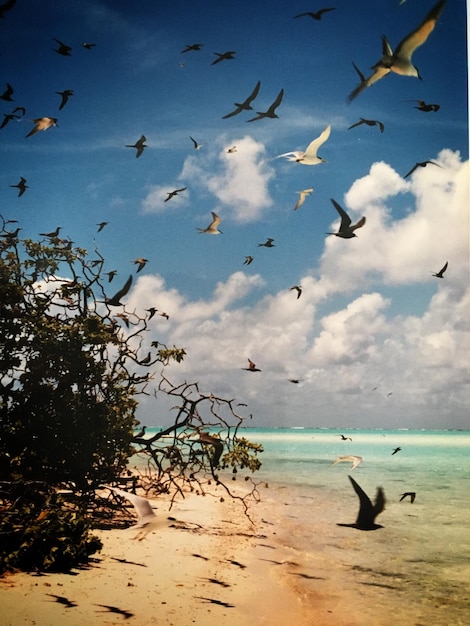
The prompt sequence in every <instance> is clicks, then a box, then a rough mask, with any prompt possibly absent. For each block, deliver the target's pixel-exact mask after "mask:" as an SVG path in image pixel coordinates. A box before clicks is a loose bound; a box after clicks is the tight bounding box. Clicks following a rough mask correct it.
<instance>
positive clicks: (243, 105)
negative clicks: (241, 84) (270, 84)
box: [222, 81, 261, 120]
mask: <svg viewBox="0 0 470 626" xmlns="http://www.w3.org/2000/svg"><path fill="white" fill-rule="evenodd" d="M260 87H261V82H260V81H258V82H257V83H256V85H255V88H254V89H253V91H252V92H251V93H250V95H249V96H248V98H246V100H244V101H243V102H235V103H234V104H235V106H236V107H237V108H236V109H235V110H234V111H232V112H231V113H227V115H224V116H223V117H222V119H223V120H226V119H227V118H229V117H233V116H234V115H238V114H239V113H241V112H242V111H252V110H253V107H252V106H251V103H252V102H253V100H254V99H255V98H256V96H257V95H258V92H259V90H260Z"/></svg>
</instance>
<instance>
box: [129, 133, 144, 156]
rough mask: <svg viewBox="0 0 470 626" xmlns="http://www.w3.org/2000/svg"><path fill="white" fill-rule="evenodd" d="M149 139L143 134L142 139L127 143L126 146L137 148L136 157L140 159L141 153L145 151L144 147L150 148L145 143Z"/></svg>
mask: <svg viewBox="0 0 470 626" xmlns="http://www.w3.org/2000/svg"><path fill="white" fill-rule="evenodd" d="M146 141H147V137H146V136H145V135H141V136H140V139H138V140H137V141H136V142H135V143H134V144H132V145H130V144H126V146H125V147H126V148H135V149H136V153H135V157H136V159H138V158H139V157H140V156H141V155H142V152H143V151H144V148H148V146H146V145H145V142H146Z"/></svg>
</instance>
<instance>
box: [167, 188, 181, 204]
mask: <svg viewBox="0 0 470 626" xmlns="http://www.w3.org/2000/svg"><path fill="white" fill-rule="evenodd" d="M186 189H187V187H181V189H174V190H173V191H167V194H168V195H167V197H166V198H165V200H164V201H163V202H168V200H171V199H172V198H174V197H175V196H177V195H178V194H179V193H181V192H182V191H186Z"/></svg>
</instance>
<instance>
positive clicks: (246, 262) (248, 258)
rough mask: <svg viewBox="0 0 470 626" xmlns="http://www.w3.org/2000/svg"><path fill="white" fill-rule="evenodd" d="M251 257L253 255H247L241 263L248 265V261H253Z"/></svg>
mask: <svg viewBox="0 0 470 626" xmlns="http://www.w3.org/2000/svg"><path fill="white" fill-rule="evenodd" d="M253 259H254V257H252V256H250V255H248V256H246V257H245V260H244V261H243V265H250V263H253Z"/></svg>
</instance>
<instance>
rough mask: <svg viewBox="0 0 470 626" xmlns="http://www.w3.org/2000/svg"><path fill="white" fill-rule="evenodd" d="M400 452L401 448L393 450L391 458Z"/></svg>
mask: <svg viewBox="0 0 470 626" xmlns="http://www.w3.org/2000/svg"><path fill="white" fill-rule="evenodd" d="M400 450H401V448H395V450H394V451H393V452H392V456H393V455H394V454H396V453H397V452H400Z"/></svg>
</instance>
